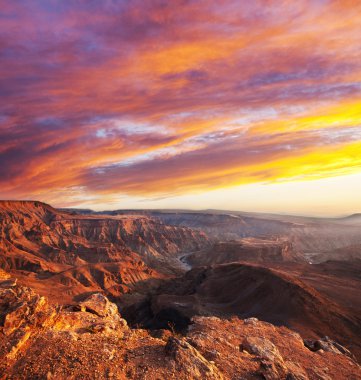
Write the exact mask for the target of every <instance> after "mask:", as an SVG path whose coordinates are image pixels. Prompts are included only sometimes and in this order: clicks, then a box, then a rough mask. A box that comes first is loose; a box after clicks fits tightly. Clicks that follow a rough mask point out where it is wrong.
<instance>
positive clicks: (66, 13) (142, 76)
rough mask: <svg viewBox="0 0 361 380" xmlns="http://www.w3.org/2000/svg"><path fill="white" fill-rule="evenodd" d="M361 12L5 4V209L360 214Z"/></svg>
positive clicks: (1, 95) (1, 85)
mask: <svg viewBox="0 0 361 380" xmlns="http://www.w3.org/2000/svg"><path fill="white" fill-rule="evenodd" d="M360 15H361V1H360V0H353V1H352V0H338V1H331V0H329V1H328V0H309V1H306V0H298V1H294V0H279V1H271V0H258V1H257V0H255V1H243V0H238V1H234V0H217V1H202V0H196V1H187V0H183V1H181V0H179V1H178V0H172V1H150V0H149V1H147V0H141V1H140V0H139V1H138V0H133V1H131V0H123V1H115V0H114V1H112V0H103V1H100V0H98V1H97V0H93V1H90V0H89V1H85V0H84V1H82V0H77V1H75V0H73V1H72V0H68V1H64V0H43V1H40V0H38V1H35V0H27V1H20V0H18V1H17V0H11V1H10V0H0V198H1V199H38V200H42V201H45V202H47V203H50V204H52V205H54V206H59V207H60V206H61V207H90V208H93V209H97V210H100V209H115V208H190V209H206V208H218V209H234V210H244V211H266V212H281V213H298V214H304V215H345V214H349V213H354V212H361V22H360Z"/></svg>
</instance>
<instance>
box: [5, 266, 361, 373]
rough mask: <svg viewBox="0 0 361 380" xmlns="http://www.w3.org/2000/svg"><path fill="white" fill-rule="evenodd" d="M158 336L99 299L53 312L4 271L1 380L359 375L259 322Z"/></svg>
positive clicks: (347, 362)
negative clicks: (136, 326) (130, 322)
mask: <svg viewBox="0 0 361 380" xmlns="http://www.w3.org/2000/svg"><path fill="white" fill-rule="evenodd" d="M158 333H160V334H158ZM158 333H154V332H148V331H146V330H142V329H130V328H129V327H128V326H127V324H126V321H124V320H123V319H122V318H121V316H120V315H119V313H118V311H117V308H116V306H115V305H114V304H112V303H111V302H110V301H109V300H108V299H107V298H106V297H104V296H103V295H102V294H93V295H90V296H89V297H88V298H87V299H85V300H84V301H82V302H79V303H76V304H73V305H69V306H66V307H57V306H52V305H51V304H49V302H48V300H47V299H46V298H44V297H39V296H37V295H36V294H35V293H34V292H33V291H32V290H31V289H29V288H26V287H22V286H20V285H18V284H17V283H16V281H15V280H12V279H11V278H9V276H8V275H7V274H5V273H4V272H0V377H1V378H4V379H5V378H6V379H8V380H15V379H16V380H19V379H34V378H39V379H57V380H65V379H73V378H74V379H75V378H76V379H89V378H92V379H119V380H121V379H126V378H131V379H137V380H138V379H139V380H140V379H150V380H155V379H172V378H174V379H179V380H189V379H197V380H198V379H218V380H219V379H237V378H239V379H253V378H259V377H260V376H262V378H264V379H275V378H277V379H280V380H285V379H288V380H291V379H293V380H294V379H297V380H307V379H311V380H313V379H320V378H321V379H328V378H329V379H356V378H358V377H359V376H360V374H361V372H360V367H359V366H358V365H357V364H356V363H355V362H354V361H352V360H351V359H350V358H349V357H348V356H347V355H344V354H342V353H335V352H333V351H332V350H330V351H327V352H326V351H322V352H320V351H321V350H319V351H317V352H313V351H311V350H309V349H308V348H307V347H305V345H304V344H303V341H302V339H301V338H300V336H299V335H298V334H295V333H294V332H292V331H291V330H288V329H287V328H285V327H281V328H277V327H275V326H273V325H271V324H270V323H265V322H261V321H258V320H257V319H252V320H248V321H242V320H240V319H238V318H231V319H220V318H216V317H194V318H193V319H192V321H191V325H190V326H189V328H188V330H187V331H186V332H185V334H184V336H180V335H178V334H174V333H173V332H170V331H168V332H167V334H164V333H161V332H159V331H158ZM239 347H241V348H242V349H241V350H240V349H239ZM275 376H276V377H275Z"/></svg>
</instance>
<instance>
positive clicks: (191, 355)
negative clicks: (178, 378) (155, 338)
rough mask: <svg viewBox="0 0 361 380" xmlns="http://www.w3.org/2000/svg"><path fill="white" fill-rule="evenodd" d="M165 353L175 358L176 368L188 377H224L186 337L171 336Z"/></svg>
mask: <svg viewBox="0 0 361 380" xmlns="http://www.w3.org/2000/svg"><path fill="white" fill-rule="evenodd" d="M165 353H166V355H167V356H169V357H170V358H172V359H173V360H174V362H175V370H176V371H180V372H182V373H185V374H187V379H214V380H221V379H223V375H222V374H221V373H220V372H219V371H218V368H217V367H216V366H215V365H214V364H213V363H210V362H209V361H208V360H206V359H205V358H204V357H203V356H202V355H201V354H200V353H199V351H197V350H196V349H195V348H194V347H192V346H191V345H190V344H189V343H188V342H186V341H185V340H184V339H178V338H175V337H173V336H172V337H170V338H169V339H168V342H167V344H166V346H165Z"/></svg>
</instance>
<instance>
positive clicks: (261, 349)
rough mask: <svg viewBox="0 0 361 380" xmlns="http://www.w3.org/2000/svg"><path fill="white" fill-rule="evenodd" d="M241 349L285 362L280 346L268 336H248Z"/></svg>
mask: <svg viewBox="0 0 361 380" xmlns="http://www.w3.org/2000/svg"><path fill="white" fill-rule="evenodd" d="M240 351H247V352H248V353H250V354H253V355H256V356H259V357H260V358H261V359H265V360H269V361H271V362H279V363H283V358H282V356H281V354H280V353H279V351H278V348H277V347H276V346H275V345H274V344H273V343H272V342H271V341H270V340H268V339H266V338H260V337H255V336H251V337H246V338H245V339H244V340H243V342H242V344H241V345H240Z"/></svg>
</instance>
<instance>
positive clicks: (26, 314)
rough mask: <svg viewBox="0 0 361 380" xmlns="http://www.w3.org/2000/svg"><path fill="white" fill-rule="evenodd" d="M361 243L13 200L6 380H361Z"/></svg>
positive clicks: (350, 224) (324, 223)
mask: <svg viewBox="0 0 361 380" xmlns="http://www.w3.org/2000/svg"><path fill="white" fill-rule="evenodd" d="M360 232H361V222H360V218H359V215H352V216H350V217H348V218H340V219H321V218H306V217H296V216H282V215H271V214H252V213H240V212H229V211H217V210H207V211H199V212H196V211H184V210H116V211H102V212H95V211H92V210H80V209H79V210H77V209H69V210H66V209H55V208H53V207H51V206H49V205H47V204H45V203H42V202H38V201H1V202H0V268H1V272H0V280H1V281H0V293H1V300H0V335H1V337H0V338H1V339H0V357H1V358H2V360H1V362H2V364H1V365H0V374H2V375H3V377H1V378H8V379H18V378H24V379H27V378H47V379H48V378H50V379H51V378H54V379H63V378H64V379H65V378H89V376H94V378H99V379H103V378H104V379H105V378H116V379H123V378H134V379H157V378H160V379H163V378H164V379H165V378H167V379H168V378H172V377H174V376H177V377H176V378H179V379H193V378H194V379H203V378H210V379H222V378H225V379H236V378H244V379H257V378H259V379H261V378H265V379H286V378H287V379H343V378H344V379H347V378H349V379H358V378H361V371H360V366H359V365H358V361H359V360H360V359H361V339H360V336H361V318H360V317H359V316H360V312H361V275H360V273H361V251H360V247H361V233H360ZM54 347H57V348H56V349H55V348H54ZM265 352H266V354H265ZM95 353H96V354H95ZM35 358H38V361H36V360H35ZM55 358H57V359H55ZM61 363H62V364H61ZM112 363H113V364H112ZM325 368H327V369H325ZM94 371H95V372H94ZM91 374H92V375H91ZM175 374H176V375H175Z"/></svg>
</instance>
